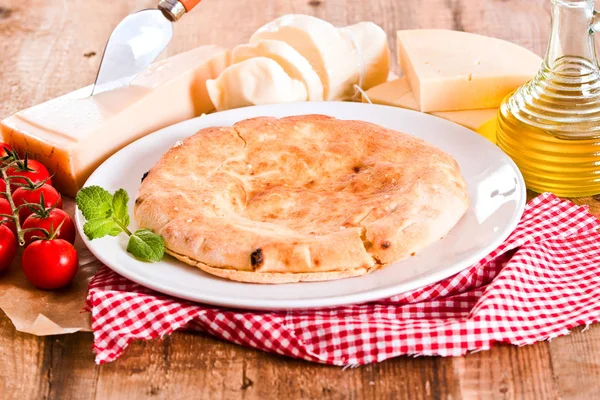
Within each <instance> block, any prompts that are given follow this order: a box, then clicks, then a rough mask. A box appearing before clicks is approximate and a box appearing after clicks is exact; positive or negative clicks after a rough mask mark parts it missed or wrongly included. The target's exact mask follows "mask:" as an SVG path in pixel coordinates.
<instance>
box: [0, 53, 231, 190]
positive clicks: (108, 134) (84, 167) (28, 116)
mask: <svg viewBox="0 0 600 400" xmlns="http://www.w3.org/2000/svg"><path fill="white" fill-rule="evenodd" d="M229 62H230V52H229V51H228V50H226V49H224V48H221V47H218V46H203V47H199V48H196V49H194V50H191V51H189V52H186V53H182V54H179V55H176V56H174V57H171V58H168V59H166V60H163V61H160V62H157V63H155V64H153V65H151V66H150V67H149V68H148V69H147V70H146V71H144V72H143V73H141V74H140V75H139V76H138V77H137V78H136V79H135V80H134V81H133V82H132V84H130V85H129V86H127V87H124V88H119V89H116V90H113V91H109V92H103V93H100V94H98V95H96V96H92V97H90V96H89V95H90V93H91V91H92V88H91V86H90V87H86V88H83V89H80V90H77V91H75V92H72V93H69V94H67V95H64V96H62V97H58V98H56V99H53V100H50V101H48V102H45V103H42V104H39V105H37V106H34V107H31V108H28V109H26V110H23V111H20V112H18V113H16V114H15V115H13V116H11V117H8V118H6V119H5V120H3V121H2V122H1V123H0V131H1V132H2V140H3V141H4V142H7V143H9V144H10V145H12V146H13V147H15V148H16V149H17V150H20V151H25V150H27V152H28V153H29V155H30V158H34V159H37V160H39V161H41V162H42V163H44V164H45V165H46V166H47V167H48V168H49V169H50V171H51V172H52V173H54V174H55V175H54V177H53V178H52V181H53V183H55V185H56V186H57V188H58V189H59V190H60V191H61V192H62V193H64V194H67V195H70V196H74V195H75V194H76V193H77V191H78V190H79V189H80V188H81V186H82V185H83V184H84V183H85V180H86V179H87V178H88V177H89V175H90V174H91V173H92V172H93V170H94V169H95V168H97V167H98V165H100V163H102V162H103V161H104V160H105V159H106V158H108V157H109V156H110V155H112V154H113V153H115V152H116V151H117V150H119V149H121V148H122V147H124V146H125V145H127V144H129V143H131V142H133V141H134V140H136V139H139V138H141V137H142V136H145V135H147V134H149V133H151V132H154V131H156V130H158V129H161V128H164V127H166V126H169V125H172V124H174V123H177V122H181V121H184V120H186V119H189V118H193V117H195V116H199V115H201V114H203V113H206V112H209V111H212V110H214V106H213V104H212V102H211V101H210V99H209V97H208V93H207V91H206V86H205V82H206V80H207V79H209V78H214V77H216V76H218V75H219V74H220V72H221V71H222V70H223V69H224V68H225V67H226V66H227V65H228V64H229Z"/></svg>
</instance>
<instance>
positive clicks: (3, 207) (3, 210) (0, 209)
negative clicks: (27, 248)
mask: <svg viewBox="0 0 600 400" xmlns="http://www.w3.org/2000/svg"><path fill="white" fill-rule="evenodd" d="M0 214H6V215H12V208H10V203H9V202H8V200H6V199H5V198H0ZM0 221H6V222H3V223H2V225H6V226H7V227H8V229H9V230H10V231H11V232H12V233H13V235H14V236H15V237H17V227H16V226H15V223H14V222H13V220H12V218H8V217H0Z"/></svg>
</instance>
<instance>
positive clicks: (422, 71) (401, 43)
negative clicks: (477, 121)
mask: <svg viewBox="0 0 600 400" xmlns="http://www.w3.org/2000/svg"><path fill="white" fill-rule="evenodd" d="M398 58H399V63H400V67H401V68H402V70H403V72H404V74H405V76H407V78H408V81H409V83H410V87H411V88H412V91H413V93H414V95H415V98H416V101H417V104H418V105H419V109H420V110H421V111H424V112H431V111H456V110H470V109H482V108H495V107H498V106H499V105H500V103H501V102H502V99H503V98H504V97H505V96H506V95H508V94H509V93H510V92H512V91H513V90H514V89H516V88H517V87H519V86H521V85H523V84H524V83H526V82H528V81H529V80H531V79H532V78H533V77H534V76H535V74H536V73H537V71H538V69H539V68H540V66H541V64H542V59H541V58H540V57H538V56H537V55H535V54H534V53H532V52H531V51H529V50H527V49H524V48H522V47H520V46H518V45H516V44H514V43H510V42H507V41H504V40H500V39H496V38H491V37H486V36H481V35H475V34H472V33H467V32H459V31H450V30H442V29H417V30H405V31H398Z"/></svg>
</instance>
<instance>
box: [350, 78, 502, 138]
mask: <svg viewBox="0 0 600 400" xmlns="http://www.w3.org/2000/svg"><path fill="white" fill-rule="evenodd" d="M367 97H368V99H369V100H370V101H371V102H372V103H375V104H383V105H388V106H394V107H401V108H408V109H410V110H417V111H418V110H419V104H418V103H417V100H416V99H415V96H414V94H413V93H412V91H411V90H410V85H409V83H408V79H407V78H406V77H402V78H398V79H394V80H391V81H388V82H386V83H383V84H381V85H379V86H375V87H374V88H371V89H369V90H367V91H366V93H365V95H363V99H362V100H363V102H367V101H368V100H367ZM497 113H498V109H497V108H485V109H481V110H461V111H439V112H432V113H430V114H432V115H435V116H437V117H440V118H443V119H447V120H448V121H452V122H454V123H457V124H459V125H462V126H465V127H467V128H469V129H472V130H474V131H478V132H479V133H482V132H481V129H482V127H483V126H484V125H486V124H487V123H488V122H489V121H490V120H495V118H496V114H497ZM484 136H486V137H488V136H489V132H487V130H486V134H485V135H484ZM488 139H489V137H488ZM492 141H494V140H492Z"/></svg>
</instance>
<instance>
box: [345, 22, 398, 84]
mask: <svg viewBox="0 0 600 400" xmlns="http://www.w3.org/2000/svg"><path fill="white" fill-rule="evenodd" d="M338 31H339V32H340V33H341V34H342V36H347V37H348V39H349V40H350V41H351V42H352V44H353V45H354V47H355V48H356V49H357V53H358V63H359V65H358V67H359V74H361V75H362V79H360V78H359V82H358V84H359V86H360V87H361V88H362V89H365V90H366V89H369V88H372V87H373V86H376V85H379V84H381V83H383V82H385V81H387V79H388V74H389V71H390V49H389V47H388V43H387V35H386V34H385V31H384V30H383V29H381V28H380V27H379V26H378V25H377V24H375V23H373V22H359V23H358V24H354V25H348V26H346V27H343V28H338Z"/></svg>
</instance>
